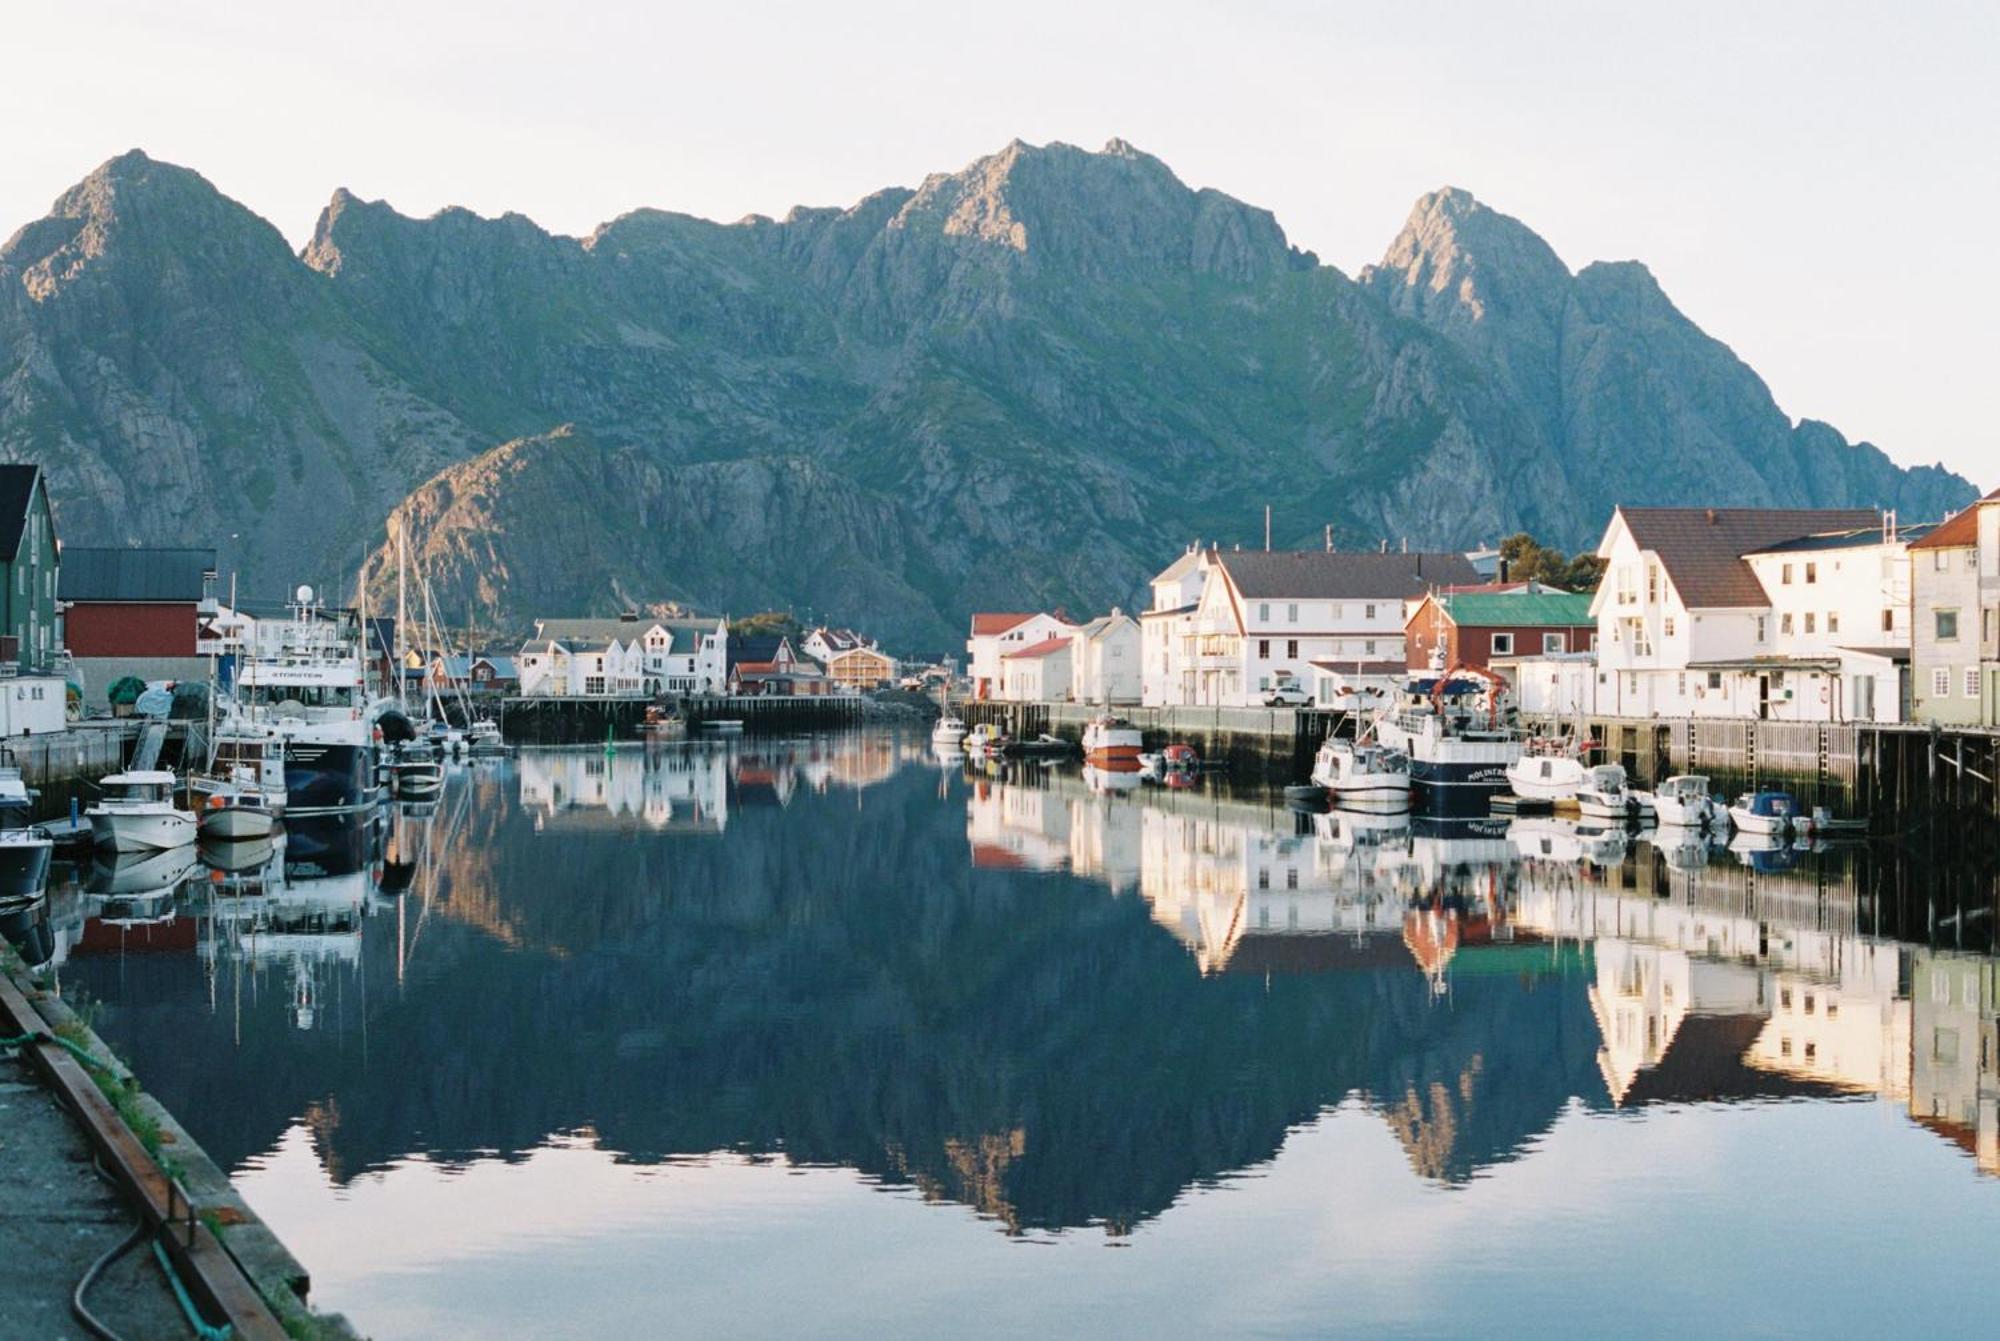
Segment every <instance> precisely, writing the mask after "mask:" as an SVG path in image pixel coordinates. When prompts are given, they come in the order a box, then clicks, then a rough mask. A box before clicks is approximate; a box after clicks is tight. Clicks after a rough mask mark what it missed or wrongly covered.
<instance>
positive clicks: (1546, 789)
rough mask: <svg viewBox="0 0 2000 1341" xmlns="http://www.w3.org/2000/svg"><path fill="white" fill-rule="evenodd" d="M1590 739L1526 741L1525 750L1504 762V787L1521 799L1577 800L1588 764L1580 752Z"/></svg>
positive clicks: (1549, 801)
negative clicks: (1512, 759) (1583, 740)
mask: <svg viewBox="0 0 2000 1341" xmlns="http://www.w3.org/2000/svg"><path fill="white" fill-rule="evenodd" d="M1588 748H1590V746H1589V743H1588V742H1585V743H1584V744H1581V745H1573V744H1572V743H1571V742H1568V741H1562V740H1554V739H1548V738H1538V739H1535V740H1531V741H1529V742H1528V743H1527V752H1526V753H1524V754H1523V755H1522V756H1521V757H1520V758H1518V759H1516V760H1515V761H1514V762H1513V763H1511V764H1508V765H1507V787H1508V790H1510V791H1512V792H1513V793H1514V795H1516V796H1518V797H1520V798H1521V799H1522V800H1524V801H1546V802H1548V803H1549V804H1551V805H1562V804H1566V803H1569V802H1573V801H1575V800H1576V796H1577V790H1578V789H1579V788H1581V787H1582V786H1583V785H1584V782H1585V780H1586V775H1587V774H1588V771H1589V770H1588V768H1587V766H1586V765H1585V764H1584V762H1583V752H1584V751H1585V750H1586V749H1588Z"/></svg>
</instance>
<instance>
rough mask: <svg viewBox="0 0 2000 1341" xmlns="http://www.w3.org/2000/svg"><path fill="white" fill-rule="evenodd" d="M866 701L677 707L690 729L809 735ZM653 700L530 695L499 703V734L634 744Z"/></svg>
mask: <svg viewBox="0 0 2000 1341" xmlns="http://www.w3.org/2000/svg"><path fill="white" fill-rule="evenodd" d="M865 702H866V701H865V700H863V699H861V698H858V697H856V696H854V695H814V694H801V695H796V696H792V695H784V694H754V695H746V696H740V697H738V696H729V695H712V696H707V697H701V698H687V699H682V700H681V701H680V702H679V704H678V705H677V708H678V711H679V712H680V714H681V717H682V719H683V720H685V721H686V723H687V724H688V726H689V727H690V728H695V727H699V726H700V725H701V724H702V723H703V722H711V721H739V722H742V723H743V729H744V730H745V731H748V732H760V731H810V730H816V729H820V728H825V727H835V726H847V725H851V724H853V723H855V722H858V721H860V720H861V718H862V716H863V714H864V712H865V710H866V709H865ZM652 704H653V700H652V699H649V698H645V697H631V698H613V697H603V698H581V697H535V698H522V697H514V698H504V699H502V700H501V701H500V734H501V737H502V738H503V739H505V740H507V741H508V742H510V743H513V744H521V745H589V744H596V743H602V742H603V741H606V740H638V739H640V737H641V735H642V733H641V732H640V730H639V724H640V723H642V722H644V721H645V720H646V709H647V708H648V707H650V706H652Z"/></svg>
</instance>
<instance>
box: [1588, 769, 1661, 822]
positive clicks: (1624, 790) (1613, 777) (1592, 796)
mask: <svg viewBox="0 0 2000 1341" xmlns="http://www.w3.org/2000/svg"><path fill="white" fill-rule="evenodd" d="M1576 808H1577V810H1578V812H1579V813H1581V814H1582V815H1583V816H1584V818H1586V819H1608V820H1636V819H1640V818H1642V817H1643V816H1644V815H1645V814H1646V810H1647V805H1646V802H1644V801H1643V800H1641V798H1640V795H1639V793H1637V792H1635V791H1633V790H1632V786H1631V783H1630V781H1629V780H1628V779H1627V778H1626V776H1625V769H1624V767H1623V765H1620V764H1596V765H1593V766H1592V767H1590V768H1587V769H1585V770H1584V775H1583V782H1582V784H1581V785H1579V786H1578V787H1577V789H1576Z"/></svg>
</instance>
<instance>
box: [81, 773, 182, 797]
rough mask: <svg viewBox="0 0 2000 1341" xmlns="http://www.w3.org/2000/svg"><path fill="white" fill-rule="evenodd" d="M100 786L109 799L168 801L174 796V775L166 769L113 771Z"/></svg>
mask: <svg viewBox="0 0 2000 1341" xmlns="http://www.w3.org/2000/svg"><path fill="white" fill-rule="evenodd" d="M98 786H99V787H100V788H102V789H103V792H104V799H105V800H107V801H127V802H132V801H167V800H171V799H172V797H173V790H174V775H173V774H172V773H169V772H168V771H166V770H165V769H143V770H140V771H138V772H134V773H113V774H112V775H111V776H109V777H107V778H105V779H104V781H103V782H101V783H99V784H98Z"/></svg>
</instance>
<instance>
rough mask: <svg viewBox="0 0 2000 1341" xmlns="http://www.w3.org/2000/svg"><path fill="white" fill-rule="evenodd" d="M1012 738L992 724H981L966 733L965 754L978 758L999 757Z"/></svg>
mask: <svg viewBox="0 0 2000 1341" xmlns="http://www.w3.org/2000/svg"><path fill="white" fill-rule="evenodd" d="M1011 739H1012V737H1010V736H1009V735H1008V734H1007V733H1006V732H1005V731H1002V730H1001V729H1000V728H999V727H997V726H995V725H993V723H991V722H981V723H980V724H979V725H978V726H975V727H973V728H972V730H970V731H968V732H966V733H965V742H964V744H965V752H966V753H967V754H970V755H974V756H976V757H982V758H983V757H985V756H987V755H997V754H999V753H1001V752H1002V751H1003V750H1005V749H1006V748H1007V743H1008V741H1010V740H1011Z"/></svg>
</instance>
